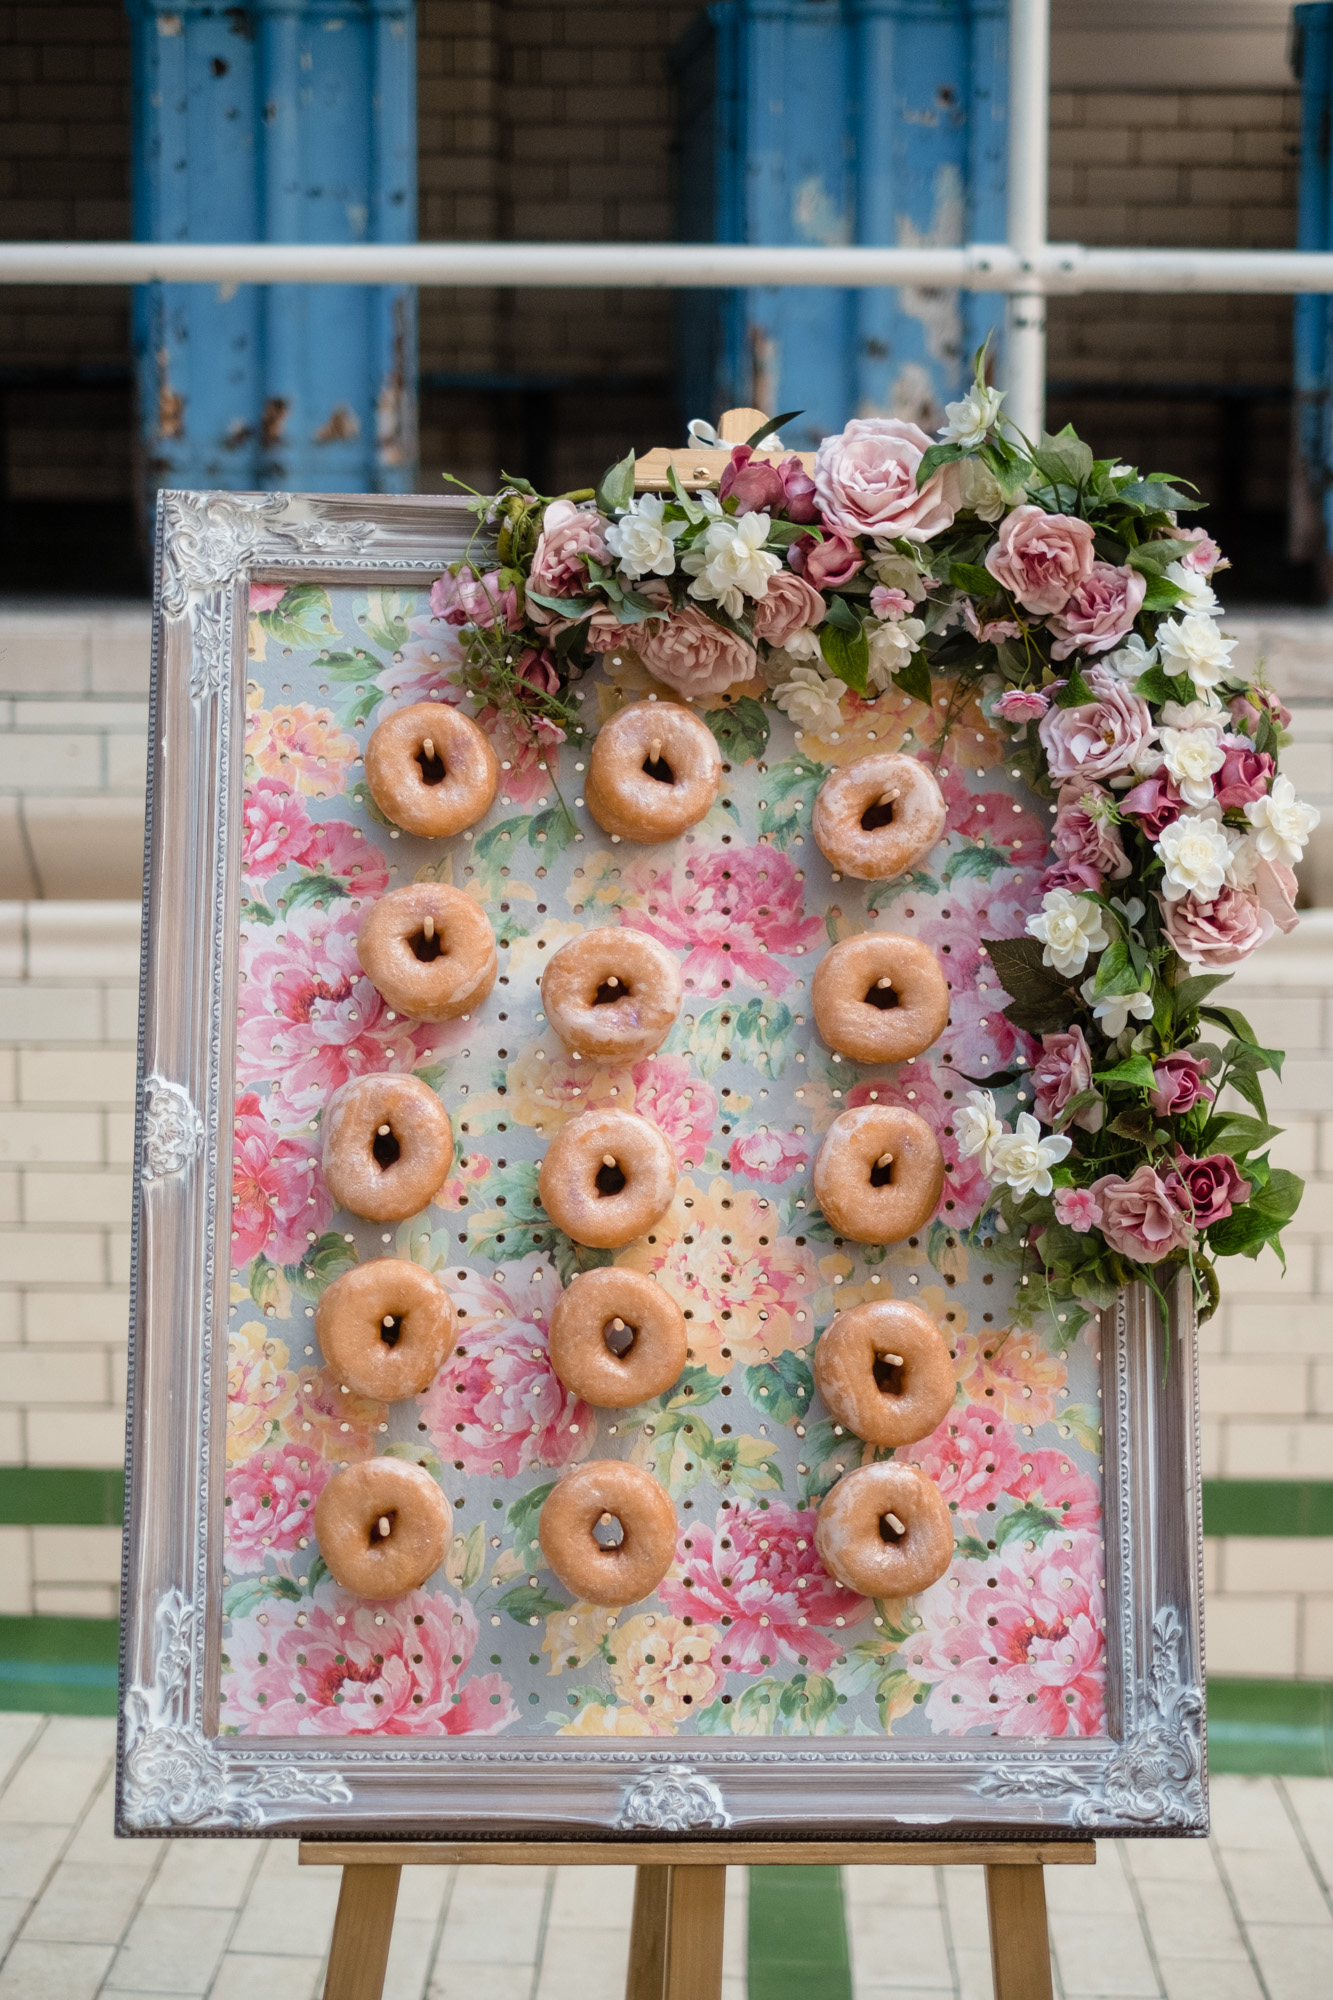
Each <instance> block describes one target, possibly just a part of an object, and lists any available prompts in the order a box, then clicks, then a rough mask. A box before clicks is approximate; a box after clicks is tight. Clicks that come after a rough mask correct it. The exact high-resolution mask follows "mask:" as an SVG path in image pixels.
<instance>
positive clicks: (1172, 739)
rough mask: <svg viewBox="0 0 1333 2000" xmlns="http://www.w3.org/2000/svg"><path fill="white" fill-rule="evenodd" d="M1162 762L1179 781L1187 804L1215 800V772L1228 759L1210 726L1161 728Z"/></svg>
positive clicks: (1199, 803) (1202, 803)
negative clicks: (1201, 727)
mask: <svg viewBox="0 0 1333 2000" xmlns="http://www.w3.org/2000/svg"><path fill="white" fill-rule="evenodd" d="M1157 738H1158V741H1159V743H1160V744H1161V746H1162V763H1163V764H1164V765H1165V766H1166V769H1167V770H1168V772H1169V773H1170V775H1171V776H1172V777H1173V778H1174V779H1175V781H1176V788H1177V790H1178V791H1179V793H1180V796H1181V798H1182V799H1184V800H1185V802H1186V804H1187V805H1191V806H1200V807H1203V806H1210V805H1211V804H1212V803H1213V772H1214V771H1220V770H1221V768H1222V766H1223V765H1224V764H1225V763H1226V761H1227V753H1226V751H1225V750H1224V749H1223V748H1222V744H1221V741H1220V739H1219V737H1218V736H1217V734H1216V733H1215V732H1214V731H1213V730H1211V729H1159V730H1158V732H1157Z"/></svg>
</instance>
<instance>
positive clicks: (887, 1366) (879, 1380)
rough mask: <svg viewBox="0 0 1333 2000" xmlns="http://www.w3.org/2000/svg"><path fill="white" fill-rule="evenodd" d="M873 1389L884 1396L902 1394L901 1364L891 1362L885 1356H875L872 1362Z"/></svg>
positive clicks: (899, 1362)
mask: <svg viewBox="0 0 1333 2000" xmlns="http://www.w3.org/2000/svg"><path fill="white" fill-rule="evenodd" d="M874 1376H875V1387H876V1388H877V1389H878V1390H879V1391H880V1392H881V1393H882V1394H883V1395H885V1396H901V1395H902V1393H903V1364H902V1362H901V1361H891V1360H890V1359H889V1357H888V1355H887V1354H877V1355H876V1356H875V1361H874Z"/></svg>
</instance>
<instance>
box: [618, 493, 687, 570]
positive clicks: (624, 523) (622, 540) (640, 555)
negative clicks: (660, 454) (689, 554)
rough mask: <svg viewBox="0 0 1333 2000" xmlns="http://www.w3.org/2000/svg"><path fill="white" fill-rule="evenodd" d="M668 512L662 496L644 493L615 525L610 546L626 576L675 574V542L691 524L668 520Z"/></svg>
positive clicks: (631, 504) (632, 502)
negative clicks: (673, 572)
mask: <svg viewBox="0 0 1333 2000" xmlns="http://www.w3.org/2000/svg"><path fill="white" fill-rule="evenodd" d="M665 511H666V501H665V500H664V499H663V498H662V495H661V494H660V493H644V494H642V495H640V497H639V498H638V499H637V500H633V501H631V502H630V505H629V507H628V508H627V509H626V511H625V512H624V513H623V514H622V515H621V516H620V518H619V520H616V521H613V522H612V523H611V525H610V527H609V528H608V529H607V531H606V546H607V547H608V548H609V549H610V551H611V553H612V555H613V556H615V557H616V558H617V559H618V561H619V564H620V570H621V574H622V575H624V576H628V577H630V578H635V577H640V576H670V575H671V572H672V571H673V570H674V569H675V567H676V550H675V542H676V540H677V537H678V536H680V535H682V534H683V533H684V532H685V528H686V526H687V523H686V522H684V521H666V520H664V519H663V518H662V517H663V515H664V513H665Z"/></svg>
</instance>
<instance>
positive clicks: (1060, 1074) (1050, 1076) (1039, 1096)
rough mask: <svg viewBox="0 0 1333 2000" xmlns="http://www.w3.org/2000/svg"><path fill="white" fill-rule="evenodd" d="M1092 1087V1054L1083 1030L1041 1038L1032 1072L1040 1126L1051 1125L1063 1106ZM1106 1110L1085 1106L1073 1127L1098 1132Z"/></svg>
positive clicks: (1078, 1114) (1033, 1107)
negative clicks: (1039, 1051) (1038, 1053)
mask: <svg viewBox="0 0 1333 2000" xmlns="http://www.w3.org/2000/svg"><path fill="white" fill-rule="evenodd" d="M1091 1086H1092V1051H1091V1050H1090V1049H1089V1047H1088V1045H1087V1043H1086V1042H1085V1041H1084V1039H1083V1030H1082V1028H1079V1027H1073V1028H1070V1029H1069V1030H1068V1032H1067V1033H1066V1032H1063V1031H1062V1032H1061V1033H1059V1034H1051V1035H1043V1036H1042V1038H1041V1054H1040V1056H1038V1058H1037V1061H1036V1063H1035V1064H1034V1065H1033V1070H1032V1088H1033V1103H1032V1109H1033V1110H1034V1111H1035V1112H1036V1114H1037V1116H1038V1118H1040V1120H1041V1122H1042V1124H1043V1125H1054V1124H1055V1123H1056V1121H1057V1120H1058V1118H1059V1117H1060V1114H1061V1112H1062V1111H1063V1110H1064V1108H1065V1106H1066V1105H1067V1104H1069V1103H1071V1102H1072V1100H1073V1099H1074V1098H1076V1097H1078V1096H1079V1095H1080V1094H1081V1093H1082V1092H1083V1091H1085V1090H1088V1089H1090V1088H1091ZM1105 1115H1106V1106H1105V1105H1104V1104H1101V1103H1097V1104H1086V1105H1084V1107H1083V1109H1082V1111H1080V1112H1078V1113H1077V1114H1076V1115H1075V1117H1074V1120H1073V1123H1074V1124H1075V1125H1077V1126H1079V1127H1081V1129H1082V1130H1083V1131H1085V1132H1100V1131H1101V1129H1102V1120H1103V1118H1104V1117H1105Z"/></svg>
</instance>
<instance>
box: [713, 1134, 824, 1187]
mask: <svg viewBox="0 0 1333 2000" xmlns="http://www.w3.org/2000/svg"><path fill="white" fill-rule="evenodd" d="M809 1158H810V1154H809V1151H808V1149H807V1147H806V1144H805V1141H804V1140H803V1139H802V1138H801V1137H800V1136H799V1134H798V1133H795V1132H747V1133H746V1134H745V1136H744V1137H743V1138H740V1139H733V1140H732V1142H731V1151H730V1152H729V1153H728V1155H727V1166H728V1168H729V1169H730V1171H731V1172H732V1173H733V1174H745V1175H747V1176H748V1178H749V1179H750V1180H752V1181H771V1182H772V1183H773V1185H774V1186H775V1187H777V1186H781V1184H782V1182H783V1181H789V1180H790V1179H791V1177H792V1175H793V1174H799V1173H802V1172H803V1171H804V1169H805V1166H806V1163H807V1162H808V1160H809Z"/></svg>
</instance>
